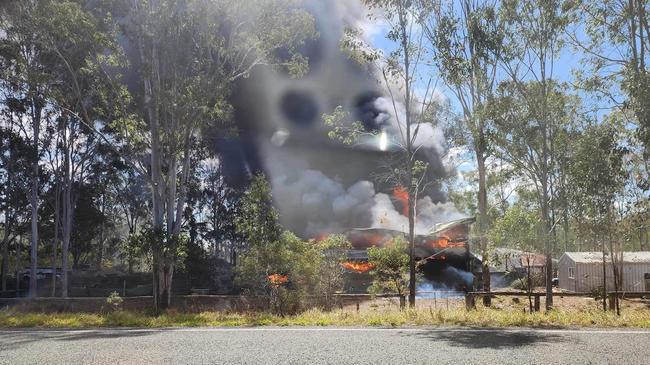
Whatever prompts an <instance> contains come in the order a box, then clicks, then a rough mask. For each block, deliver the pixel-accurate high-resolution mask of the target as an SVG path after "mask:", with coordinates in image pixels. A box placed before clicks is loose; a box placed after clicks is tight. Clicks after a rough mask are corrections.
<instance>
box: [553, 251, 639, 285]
mask: <svg viewBox="0 0 650 365" xmlns="http://www.w3.org/2000/svg"><path fill="white" fill-rule="evenodd" d="M574 265H575V266H574ZM569 267H575V268H576V269H575V274H576V275H575V280H574V279H570V278H569V277H568V270H569V269H568V268H569ZM559 270H560V272H559V276H558V279H559V281H560V283H559V286H560V288H561V289H564V290H569V291H574V292H589V291H592V290H594V289H597V288H599V287H602V286H603V265H602V264H601V263H580V262H578V263H574V262H573V261H572V260H571V259H568V258H566V257H563V258H562V259H561V260H560V262H559ZM645 273H650V263H625V264H624V266H623V288H620V290H622V291H628V292H639V291H645V280H644V274H645ZM606 279H607V291H613V290H614V275H613V272H612V266H611V263H609V262H608V263H607V266H606Z"/></svg>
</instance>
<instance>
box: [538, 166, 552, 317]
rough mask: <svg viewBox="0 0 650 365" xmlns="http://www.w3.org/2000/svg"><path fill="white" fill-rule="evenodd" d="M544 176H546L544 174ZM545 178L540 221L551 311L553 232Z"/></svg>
mask: <svg viewBox="0 0 650 365" xmlns="http://www.w3.org/2000/svg"><path fill="white" fill-rule="evenodd" d="M544 175H546V174H544ZM546 178H547V176H546V177H543V178H542V179H541V180H542V192H543V195H542V221H543V222H544V232H543V234H542V239H543V240H544V255H545V256H546V265H545V266H546V272H545V273H544V274H545V279H546V283H545V284H546V310H547V311H548V310H551V309H553V258H552V256H551V255H552V252H551V247H552V246H553V245H552V244H551V242H550V241H551V237H553V235H552V234H551V231H552V230H553V228H552V227H553V222H551V216H550V211H549V200H550V198H549V195H548V185H547V182H545V181H544V180H545V179H546Z"/></svg>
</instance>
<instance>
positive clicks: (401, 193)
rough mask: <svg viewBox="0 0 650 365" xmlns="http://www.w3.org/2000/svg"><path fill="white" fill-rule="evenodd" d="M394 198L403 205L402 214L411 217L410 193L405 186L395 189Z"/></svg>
mask: <svg viewBox="0 0 650 365" xmlns="http://www.w3.org/2000/svg"><path fill="white" fill-rule="evenodd" d="M393 196H394V197H395V199H397V200H398V201H399V202H400V203H402V214H403V215H405V216H408V215H409V192H408V191H406V189H405V188H404V187H403V186H398V187H396V188H395V189H393Z"/></svg>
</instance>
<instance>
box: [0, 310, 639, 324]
mask: <svg viewBox="0 0 650 365" xmlns="http://www.w3.org/2000/svg"><path fill="white" fill-rule="evenodd" d="M208 326H209V327H246V326H377V327H400V326H473V327H545V328H549V327H555V328H567V327H636V328H650V309H647V308H640V309H628V310H625V311H623V313H621V316H617V315H616V314H614V313H612V312H602V311H597V310H581V311H559V310H558V311H551V312H548V313H533V314H528V313H523V312H520V311H514V310H513V311H509V310H500V309H487V308H478V309H477V310H474V311H470V312H467V311H465V310H463V309H458V310H433V309H430V308H417V309H408V310H404V311H399V310H396V309H387V310H365V311H360V312H356V311H345V310H336V311H332V312H324V311H320V310H309V311H306V312H303V313H301V314H297V315H293V316H284V317H283V316H278V315H274V314H270V313H264V312H251V313H227V312H202V313H179V312H176V311H169V312H167V313H163V314H161V315H159V316H155V315H152V314H149V313H142V312H129V311H116V312H111V313H106V314H84V313H51V314H45V313H20V312H12V311H10V310H6V311H2V312H0V327H2V328H25V327H27V328H33V327H36V328H95V327H139V328H161V327H208Z"/></svg>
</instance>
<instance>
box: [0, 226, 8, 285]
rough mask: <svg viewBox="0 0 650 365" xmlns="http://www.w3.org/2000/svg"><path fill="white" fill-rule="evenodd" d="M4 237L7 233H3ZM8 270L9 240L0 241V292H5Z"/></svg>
mask: <svg viewBox="0 0 650 365" xmlns="http://www.w3.org/2000/svg"><path fill="white" fill-rule="evenodd" d="M5 236H7V233H6V232H5ZM8 269H9V240H8V239H6V237H5V239H4V240H2V269H0V276H2V291H3V292H5V291H7V271H8Z"/></svg>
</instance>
